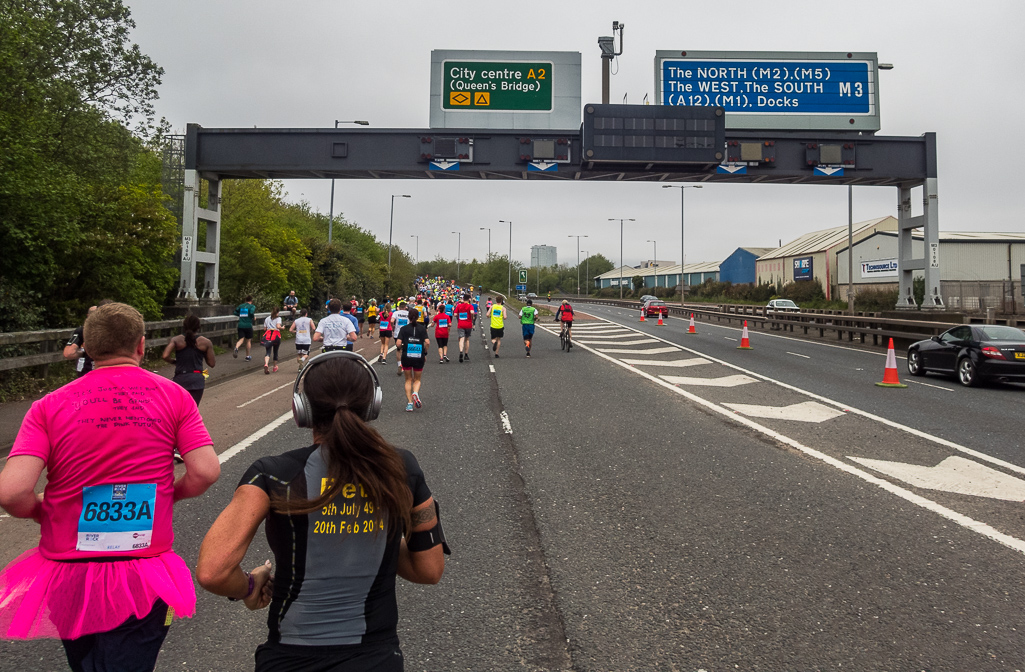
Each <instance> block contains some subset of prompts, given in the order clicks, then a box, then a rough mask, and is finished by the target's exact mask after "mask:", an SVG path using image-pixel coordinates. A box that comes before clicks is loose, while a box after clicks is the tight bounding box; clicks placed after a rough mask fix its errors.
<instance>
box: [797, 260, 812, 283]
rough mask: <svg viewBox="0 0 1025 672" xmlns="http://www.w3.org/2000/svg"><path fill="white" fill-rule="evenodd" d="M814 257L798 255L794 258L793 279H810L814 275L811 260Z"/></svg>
mask: <svg viewBox="0 0 1025 672" xmlns="http://www.w3.org/2000/svg"><path fill="white" fill-rule="evenodd" d="M814 259H815V257H798V258H796V259H794V281H795V282H797V281H800V280H812V279H814V277H815V274H814V273H813V270H814V266H813V264H812V262H813V261H814Z"/></svg>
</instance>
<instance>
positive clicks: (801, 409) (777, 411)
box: [723, 401, 844, 422]
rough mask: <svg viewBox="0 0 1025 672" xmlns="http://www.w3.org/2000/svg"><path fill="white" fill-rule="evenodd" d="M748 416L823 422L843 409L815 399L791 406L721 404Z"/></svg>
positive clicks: (839, 413)
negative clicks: (831, 406)
mask: <svg viewBox="0 0 1025 672" xmlns="http://www.w3.org/2000/svg"><path fill="white" fill-rule="evenodd" d="M723 406H725V407H726V408H732V409H733V410H734V411H736V412H737V413H741V414H743V415H746V416H748V417H749V418H774V419H776V420H795V421H797V422H825V421H826V420H832V419H833V418H838V417H840V416H842V415H844V413H843V411H838V410H837V409H835V408H830V407H829V406H824V405H822V404H820V403H818V402H817V401H805V402H803V403H800V404H793V405H792V406H756V405H753V404H723Z"/></svg>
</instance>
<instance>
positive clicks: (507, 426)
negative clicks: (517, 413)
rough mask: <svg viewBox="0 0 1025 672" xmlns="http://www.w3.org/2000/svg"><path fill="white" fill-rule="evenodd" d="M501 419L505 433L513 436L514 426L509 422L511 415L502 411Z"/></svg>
mask: <svg viewBox="0 0 1025 672" xmlns="http://www.w3.org/2000/svg"><path fill="white" fill-rule="evenodd" d="M499 417H500V418H501V419H502V429H503V430H505V433H506V434H512V424H511V423H510V422H509V414H508V413H506V412H505V411H502V412H501V413H499Z"/></svg>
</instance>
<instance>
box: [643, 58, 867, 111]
mask: <svg viewBox="0 0 1025 672" xmlns="http://www.w3.org/2000/svg"><path fill="white" fill-rule="evenodd" d="M878 65H879V64H878V58H877V56H876V54H875V53H874V52H851V53H848V52H837V53H834V52H787V51H657V52H655V91H656V92H657V94H658V100H659V103H660V104H661V105H673V106H681V105H682V106H689V105H698V106H704V107H708V106H717V107H722V108H724V109H725V110H726V127H727V128H730V129H766V130H771V129H806V130H847V131H878V130H879V128H880V126H879V87H878V85H877V82H878V76H879V67H878Z"/></svg>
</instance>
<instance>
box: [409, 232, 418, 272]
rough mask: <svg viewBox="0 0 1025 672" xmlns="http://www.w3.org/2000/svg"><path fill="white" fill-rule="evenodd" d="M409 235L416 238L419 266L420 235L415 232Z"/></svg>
mask: <svg viewBox="0 0 1025 672" xmlns="http://www.w3.org/2000/svg"><path fill="white" fill-rule="evenodd" d="M409 237H410V238H416V265H417V266H419V265H420V236H418V235H416V234H415V233H414V234H411V235H410V236H409Z"/></svg>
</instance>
